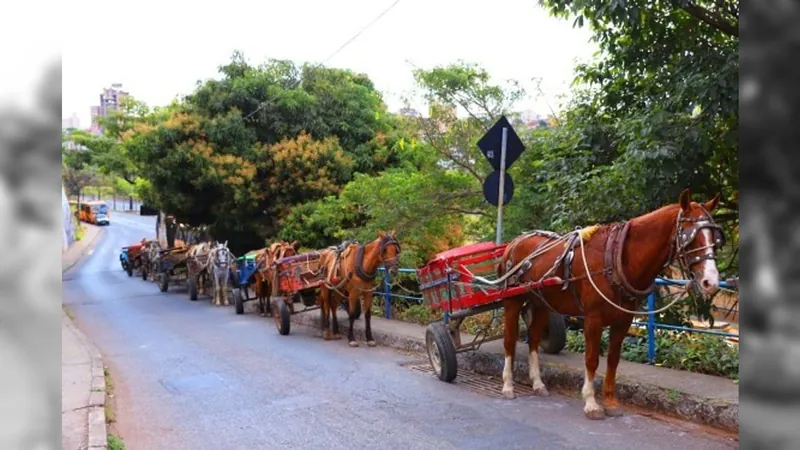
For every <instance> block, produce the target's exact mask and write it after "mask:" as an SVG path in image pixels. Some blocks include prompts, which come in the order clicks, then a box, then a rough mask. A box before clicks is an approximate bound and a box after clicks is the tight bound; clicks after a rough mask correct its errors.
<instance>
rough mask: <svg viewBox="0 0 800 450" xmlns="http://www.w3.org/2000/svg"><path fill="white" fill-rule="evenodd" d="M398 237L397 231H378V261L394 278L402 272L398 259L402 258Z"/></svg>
mask: <svg viewBox="0 0 800 450" xmlns="http://www.w3.org/2000/svg"><path fill="white" fill-rule="evenodd" d="M396 235H397V231H396V230H392V231H391V233H384V232H383V231H378V239H377V241H378V261H380V262H381V264H382V265H383V267H384V269H386V270H387V271H388V272H389V274H390V275H391V276H393V277H394V276H397V273H398V272H399V271H400V261H398V259H397V258H398V257H399V256H400V242H398V241H397V239H396V238H395V236H396Z"/></svg>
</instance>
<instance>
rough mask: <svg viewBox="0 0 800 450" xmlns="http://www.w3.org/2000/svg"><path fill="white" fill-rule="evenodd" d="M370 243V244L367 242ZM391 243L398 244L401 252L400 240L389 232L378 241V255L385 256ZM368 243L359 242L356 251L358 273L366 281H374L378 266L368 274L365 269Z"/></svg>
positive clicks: (398, 250)
mask: <svg viewBox="0 0 800 450" xmlns="http://www.w3.org/2000/svg"><path fill="white" fill-rule="evenodd" d="M367 245H369V244H367ZM390 245H396V246H397V253H398V254H399V253H400V242H398V241H397V239H395V238H394V236H392V235H390V234H387V235H385V236H384V237H382V238H381V240H380V242H379V243H378V257H379V258H380V257H381V256H383V252H384V251H385V250H386V247H388V246H390ZM366 248H367V246H366V245H361V244H358V252H356V268H355V269H356V275H358V277H359V278H361V279H362V280H364V281H373V280H374V279H375V277H377V276H378V268H377V267H376V268H375V272H373V273H371V274H368V273H367V272H366V271H365V270H364V249H366Z"/></svg>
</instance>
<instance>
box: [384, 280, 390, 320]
mask: <svg viewBox="0 0 800 450" xmlns="http://www.w3.org/2000/svg"><path fill="white" fill-rule="evenodd" d="M383 311H384V315H385V316H386V318H387V319H391V318H392V280H391V278H390V275H389V271H388V270H384V271H383Z"/></svg>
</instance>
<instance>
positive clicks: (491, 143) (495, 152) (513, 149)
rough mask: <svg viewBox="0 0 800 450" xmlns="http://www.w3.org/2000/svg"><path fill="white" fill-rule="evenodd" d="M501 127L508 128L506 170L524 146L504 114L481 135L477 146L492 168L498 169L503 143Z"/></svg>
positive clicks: (522, 150) (523, 149)
mask: <svg viewBox="0 0 800 450" xmlns="http://www.w3.org/2000/svg"><path fill="white" fill-rule="evenodd" d="M503 128H506V129H507V130H508V141H507V142H506V170H508V168H509V167H511V165H512V164H514V161H516V160H517V158H519V155H521V154H522V152H524V151H525V146H524V145H523V144H522V141H521V140H520V139H519V136H517V133H515V132H514V128H512V127H511V124H510V123H509V122H508V119H506V116H502V117H500V120H498V121H497V123H495V124H494V125H492V128H489V131H487V132H486V134H484V135H483V137H482V138H481V140H480V141H478V148H480V149H481V152H483V155H484V156H486V159H488V160H489V163H490V164H491V165H492V168H494V170H500V156H501V155H500V152H501V146H502V145H503Z"/></svg>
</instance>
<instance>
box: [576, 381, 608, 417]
mask: <svg viewBox="0 0 800 450" xmlns="http://www.w3.org/2000/svg"><path fill="white" fill-rule="evenodd" d="M581 394H583V400H584V401H585V402H586V404H585V405H584V407H583V412H584V413H586V415H589V416H592V415H596V414H597V411H599V412H600V416H603V415H605V412H604V411H603V408H601V407H600V405H598V404H597V399H595V398H594V377H591V379H590V378H589V372H588V371H584V378H583V389H581Z"/></svg>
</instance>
